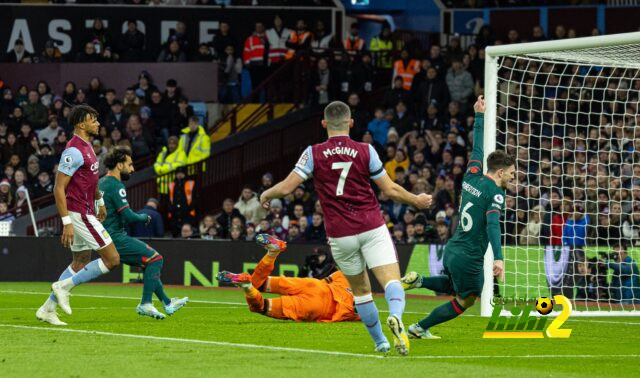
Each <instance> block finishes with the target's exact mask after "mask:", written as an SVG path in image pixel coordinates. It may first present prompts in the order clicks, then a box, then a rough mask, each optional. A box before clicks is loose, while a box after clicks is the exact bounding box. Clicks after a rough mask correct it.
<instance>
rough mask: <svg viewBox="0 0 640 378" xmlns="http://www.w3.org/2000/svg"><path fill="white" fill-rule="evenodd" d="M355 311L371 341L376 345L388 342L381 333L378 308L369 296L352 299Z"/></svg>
mask: <svg viewBox="0 0 640 378" xmlns="http://www.w3.org/2000/svg"><path fill="white" fill-rule="evenodd" d="M353 299H354V301H355V307H356V311H358V315H360V319H362V323H364V325H365V327H367V331H369V335H371V338H372V339H373V342H375V344H376V345H379V344H380V343H383V342H388V340H387V338H386V337H385V336H384V334H383V333H382V325H381V324H380V315H378V308H377V307H376V304H375V303H374V302H373V297H372V296H371V294H367V295H363V296H361V297H354V298H353Z"/></svg>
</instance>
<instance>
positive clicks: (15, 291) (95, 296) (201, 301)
mask: <svg viewBox="0 0 640 378" xmlns="http://www.w3.org/2000/svg"><path fill="white" fill-rule="evenodd" d="M0 293H7V294H27V295H49V294H51V292H48V293H45V292H37V291H19V290H0ZM71 296H72V297H85V298H104V299H135V300H137V301H139V300H140V297H121V296H116V295H93V294H71ZM189 302H190V303H206V304H223V305H233V306H242V307H246V306H247V304H246V303H242V302H221V301H205V300H191V299H189Z"/></svg>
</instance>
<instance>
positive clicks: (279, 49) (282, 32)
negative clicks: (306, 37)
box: [266, 14, 291, 72]
mask: <svg viewBox="0 0 640 378" xmlns="http://www.w3.org/2000/svg"><path fill="white" fill-rule="evenodd" d="M290 35H291V29H288V28H286V27H284V25H283V23H282V17H280V15H277V14H276V15H275V17H274V18H273V27H272V28H270V29H268V30H267V31H266V36H267V41H268V42H269V69H270V71H271V72H274V71H275V70H277V69H278V67H280V65H281V64H282V63H283V62H284V58H285V55H286V54H287V39H289V36H290Z"/></svg>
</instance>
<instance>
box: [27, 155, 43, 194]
mask: <svg viewBox="0 0 640 378" xmlns="http://www.w3.org/2000/svg"><path fill="white" fill-rule="evenodd" d="M39 173H40V162H39V161H38V157H37V156H36V155H31V156H29V159H27V183H28V185H29V187H33V185H34V184H35V183H36V182H37V181H38V174H39Z"/></svg>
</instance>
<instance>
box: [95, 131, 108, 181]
mask: <svg viewBox="0 0 640 378" xmlns="http://www.w3.org/2000/svg"><path fill="white" fill-rule="evenodd" d="M92 145H93V152H94V153H95V154H96V159H97V160H98V163H100V164H99V165H98V167H99V168H98V174H99V175H100V176H104V175H105V174H106V173H107V167H106V166H105V165H104V159H105V157H107V148H106V147H105V146H103V145H102V141H101V140H100V139H94V140H93V142H92Z"/></svg>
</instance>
